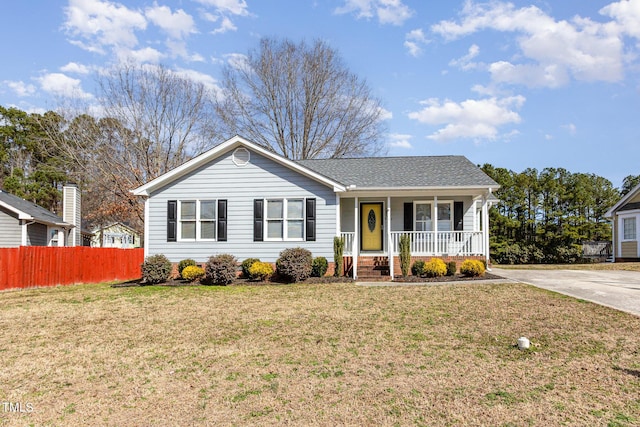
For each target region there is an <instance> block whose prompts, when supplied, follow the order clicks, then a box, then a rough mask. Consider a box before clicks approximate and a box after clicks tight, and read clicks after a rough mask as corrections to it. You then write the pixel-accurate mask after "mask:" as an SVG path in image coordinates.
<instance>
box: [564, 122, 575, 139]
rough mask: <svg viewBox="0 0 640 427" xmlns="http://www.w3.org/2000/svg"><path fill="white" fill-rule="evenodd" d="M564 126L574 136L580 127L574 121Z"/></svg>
mask: <svg viewBox="0 0 640 427" xmlns="http://www.w3.org/2000/svg"><path fill="white" fill-rule="evenodd" d="M562 128H563V129H565V130H566V131H567V132H569V135H571V136H574V135H575V134H576V132H577V131H578V128H577V127H576V125H575V124H573V123H569V124H566V125H563V126H562Z"/></svg>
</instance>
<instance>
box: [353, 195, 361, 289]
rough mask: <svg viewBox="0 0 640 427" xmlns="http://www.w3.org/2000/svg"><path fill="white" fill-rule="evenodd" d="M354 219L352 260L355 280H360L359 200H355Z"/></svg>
mask: <svg viewBox="0 0 640 427" xmlns="http://www.w3.org/2000/svg"><path fill="white" fill-rule="evenodd" d="M353 211H354V212H353V217H354V218H353V219H354V222H355V224H354V225H353V230H354V231H355V233H354V235H353V248H352V249H351V260H352V262H353V280H356V279H357V278H358V252H359V250H360V249H359V246H360V237H359V231H358V219H359V217H360V213H359V211H360V206H359V205H358V198H357V197H356V198H355V201H354V208H353Z"/></svg>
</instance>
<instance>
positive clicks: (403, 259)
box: [399, 234, 411, 277]
mask: <svg viewBox="0 0 640 427" xmlns="http://www.w3.org/2000/svg"><path fill="white" fill-rule="evenodd" d="M399 244H400V270H402V276H403V277H407V276H408V275H409V267H410V266H411V237H409V235H407V234H403V235H402V236H400V243H399Z"/></svg>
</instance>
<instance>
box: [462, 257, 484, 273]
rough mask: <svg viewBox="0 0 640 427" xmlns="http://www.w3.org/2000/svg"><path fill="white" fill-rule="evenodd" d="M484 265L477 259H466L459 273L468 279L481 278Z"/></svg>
mask: <svg viewBox="0 0 640 427" xmlns="http://www.w3.org/2000/svg"><path fill="white" fill-rule="evenodd" d="M484 270H485V268H484V264H483V263H482V261H478V260H477V259H467V260H465V261H464V262H463V263H462V265H461V266H460V273H462V274H464V275H465V276H469V277H476V276H483V275H484Z"/></svg>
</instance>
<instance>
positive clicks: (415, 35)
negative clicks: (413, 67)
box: [404, 28, 429, 57]
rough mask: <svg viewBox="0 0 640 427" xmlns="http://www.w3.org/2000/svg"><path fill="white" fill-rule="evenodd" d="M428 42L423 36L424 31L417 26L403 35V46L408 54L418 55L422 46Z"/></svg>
mask: <svg viewBox="0 0 640 427" xmlns="http://www.w3.org/2000/svg"><path fill="white" fill-rule="evenodd" d="M427 43H429V40H428V39H427V38H426V37H425V35H424V32H423V31H422V30H421V29H420V28H418V29H417V30H412V31H409V32H408V33H407V34H406V35H405V36H404V47H406V48H407V50H408V51H409V55H411V56H413V57H418V56H420V54H421V53H422V46H424V45H426V44H427Z"/></svg>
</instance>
